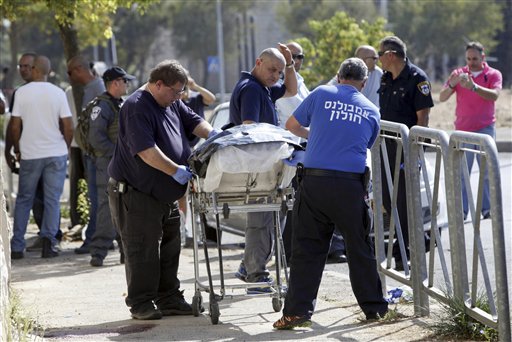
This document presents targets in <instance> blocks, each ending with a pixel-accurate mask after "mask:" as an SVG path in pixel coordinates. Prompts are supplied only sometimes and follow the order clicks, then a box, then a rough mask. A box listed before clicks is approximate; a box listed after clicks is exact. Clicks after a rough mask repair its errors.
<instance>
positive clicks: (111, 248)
mask: <svg viewBox="0 0 512 342" xmlns="http://www.w3.org/2000/svg"><path fill="white" fill-rule="evenodd" d="M108 250H109V251H115V250H116V246H114V243H112V244H111V245H110V246H109V247H108Z"/></svg>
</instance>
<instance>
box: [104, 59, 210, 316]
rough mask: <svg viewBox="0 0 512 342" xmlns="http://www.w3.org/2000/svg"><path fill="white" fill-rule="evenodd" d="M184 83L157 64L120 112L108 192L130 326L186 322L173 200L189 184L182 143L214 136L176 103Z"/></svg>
mask: <svg viewBox="0 0 512 342" xmlns="http://www.w3.org/2000/svg"><path fill="white" fill-rule="evenodd" d="M187 80H188V77H187V72H186V71H185V69H184V68H183V67H182V66H181V64H180V63H179V62H178V61H175V60H165V61H163V62H160V63H159V64H158V65H157V66H156V67H155V68H153V69H152V70H151V72H150V75H149V80H148V82H147V83H146V84H144V85H143V86H142V87H140V88H139V89H137V90H136V91H135V92H134V93H133V94H131V95H130V96H129V97H128V98H127V99H126V101H125V102H124V103H123V106H122V107H121V110H120V112H119V133H118V137H117V144H116V146H115V148H114V155H113V156H112V160H111V161H110V164H109V166H108V174H109V176H110V178H109V181H108V186H107V189H108V196H109V205H110V212H111V214H112V218H113V221H114V225H115V226H116V227H118V229H119V233H120V235H121V240H122V243H123V249H124V252H125V268H126V281H127V285H128V295H127V297H126V305H127V306H129V307H130V312H131V315H132V318H134V319H142V320H152V319H160V318H161V317H162V315H163V316H170V315H191V314H192V307H191V305H190V304H188V303H187V302H186V301H185V299H184V298H183V291H180V290H179V289H180V281H179V279H178V266H179V261H180V251H181V238H180V213H179V208H178V199H180V198H181V197H183V195H184V194H185V192H186V189H187V183H188V181H189V180H190V178H192V173H191V172H190V171H189V169H188V167H187V166H186V164H187V159H188V157H189V156H190V154H191V149H190V145H189V143H188V137H189V136H190V135H191V134H194V135H197V136H199V137H202V138H205V139H206V138H208V137H210V136H213V135H214V134H216V133H217V132H216V131H215V130H213V128H212V127H211V126H210V124H209V123H208V122H206V121H205V120H204V119H202V118H201V117H200V116H199V115H197V114H196V113H194V111H192V109H190V108H189V107H187V106H186V105H185V103H183V101H181V100H180V96H181V95H182V94H183V92H184V88H185V86H186V85H187Z"/></svg>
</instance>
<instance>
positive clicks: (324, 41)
mask: <svg viewBox="0 0 512 342" xmlns="http://www.w3.org/2000/svg"><path fill="white" fill-rule="evenodd" d="M385 24H386V21H385V20H384V19H383V18H378V19H377V20H375V22H373V23H369V22H367V21H365V20H361V21H360V22H359V23H358V22H357V21H356V20H355V19H354V18H351V17H349V16H348V15H347V13H345V12H337V13H336V14H335V15H334V16H332V17H331V18H330V19H327V20H323V21H318V20H312V21H310V22H309V26H310V29H311V32H312V38H311V39H310V38H306V37H303V38H299V39H297V42H298V43H299V44H301V45H302V47H303V49H304V53H305V55H306V59H305V60H304V64H303V66H302V69H301V75H302V76H303V77H304V79H305V82H306V84H308V86H309V87H311V86H313V85H315V86H316V85H319V84H323V83H326V82H327V81H328V80H330V79H331V78H332V77H333V76H334V75H335V74H336V72H337V71H338V69H339V66H340V64H341V62H342V61H343V60H345V59H346V58H348V57H352V56H354V52H355V50H356V48H357V47H358V46H359V45H363V44H368V45H372V46H374V47H376V48H377V47H378V43H379V41H380V39H382V38H384V37H385V36H387V35H390V34H391V32H387V31H385V30H384V26H385Z"/></svg>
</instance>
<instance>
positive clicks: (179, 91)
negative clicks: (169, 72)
mask: <svg viewBox="0 0 512 342" xmlns="http://www.w3.org/2000/svg"><path fill="white" fill-rule="evenodd" d="M164 86H165V87H167V88H169V89H171V90H172V91H173V92H174V95H176V96H181V95H183V93H184V92H185V90H186V88H183V89H181V90H176V89H174V88H173V87H171V86H168V85H166V84H164Z"/></svg>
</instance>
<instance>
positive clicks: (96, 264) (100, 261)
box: [90, 255, 103, 267]
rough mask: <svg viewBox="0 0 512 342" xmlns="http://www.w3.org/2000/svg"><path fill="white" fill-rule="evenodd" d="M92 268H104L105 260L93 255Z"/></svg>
mask: <svg viewBox="0 0 512 342" xmlns="http://www.w3.org/2000/svg"><path fill="white" fill-rule="evenodd" d="M90 264H91V266H94V267H100V266H103V258H102V257H101V256H99V255H93V256H92V257H91V262H90Z"/></svg>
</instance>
